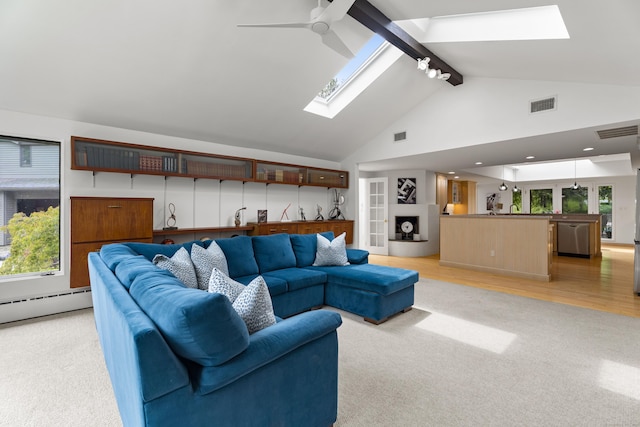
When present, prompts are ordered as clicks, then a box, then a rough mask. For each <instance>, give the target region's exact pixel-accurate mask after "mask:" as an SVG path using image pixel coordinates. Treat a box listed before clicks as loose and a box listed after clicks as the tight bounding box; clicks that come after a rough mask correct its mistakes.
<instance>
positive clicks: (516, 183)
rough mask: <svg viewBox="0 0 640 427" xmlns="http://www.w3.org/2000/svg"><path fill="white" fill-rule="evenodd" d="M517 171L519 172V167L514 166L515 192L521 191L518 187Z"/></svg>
mask: <svg viewBox="0 0 640 427" xmlns="http://www.w3.org/2000/svg"><path fill="white" fill-rule="evenodd" d="M516 172H518V168H513V188H512V190H513V192H514V193H517V192H518V191H520V189H519V188H518V180H517V179H516Z"/></svg>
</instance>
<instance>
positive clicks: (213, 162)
mask: <svg viewBox="0 0 640 427" xmlns="http://www.w3.org/2000/svg"><path fill="white" fill-rule="evenodd" d="M71 169H77V170H89V171H94V172H120V173H130V174H131V175H134V174H142V175H163V176H182V177H189V178H194V179H196V178H208V179H219V180H236V181H243V182H264V183H266V184H289V185H298V186H316V187H327V188H349V172H347V171H341V170H333V169H323V168H315V167H309V166H299V165H291V164H287V163H277V162H266V161H262V160H255V159H247V158H243V157H231V156H222V155H218V154H209V153H197V152H193V151H185V150H175V149H170V148H160V147H152V146H146V145H137V144H128V143H124V142H115V141H104V140H100V139H92V138H82V137H79V136H72V137H71Z"/></svg>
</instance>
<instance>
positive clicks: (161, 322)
mask: <svg viewBox="0 0 640 427" xmlns="http://www.w3.org/2000/svg"><path fill="white" fill-rule="evenodd" d="M130 294H131V296H132V297H133V299H134V300H135V301H136V303H137V304H138V305H139V306H140V308H141V309H142V310H143V311H144V312H145V313H146V314H147V316H149V317H150V318H151V320H153V322H154V323H155V324H156V325H157V327H158V329H159V330H160V332H161V333H162V335H163V336H164V338H165V339H166V340H167V342H168V343H169V345H170V346H171V347H172V348H173V350H174V351H175V352H176V353H177V354H179V355H180V356H182V357H184V358H186V359H189V360H192V361H194V362H196V363H198V364H200V365H202V366H217V365H220V364H222V363H224V362H226V361H228V360H230V359H231V358H233V357H235V356H236V355H238V354H240V353H241V352H242V351H244V350H245V349H246V348H247V346H248V345H249V333H248V332H247V327H246V326H245V323H244V322H243V321H242V318H241V317H240V316H239V315H238V313H236V311H235V310H234V309H233V307H232V306H231V302H230V301H229V299H228V298H227V297H226V296H224V295H222V294H217V293H209V292H202V291H201V290H199V289H189V288H186V287H185V286H184V285H182V284H181V283H180V282H179V281H178V280H177V279H176V278H173V277H166V276H162V275H158V274H152V273H144V274H142V275H139V276H138V277H136V279H135V280H134V281H133V284H132V285H131V289H130Z"/></svg>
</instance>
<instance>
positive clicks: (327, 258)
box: [313, 233, 349, 266]
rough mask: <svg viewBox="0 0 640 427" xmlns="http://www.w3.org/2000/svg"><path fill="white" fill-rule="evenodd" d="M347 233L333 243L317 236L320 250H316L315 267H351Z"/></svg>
mask: <svg viewBox="0 0 640 427" xmlns="http://www.w3.org/2000/svg"><path fill="white" fill-rule="evenodd" d="M346 235H347V233H342V234H341V235H339V236H338V237H336V238H335V239H333V240H332V241H329V239H327V238H326V237H324V236H322V235H320V234H317V235H316V236H317V239H318V249H317V250H316V260H315V261H314V263H313V265H315V266H327V265H349V261H348V259H347V244H346V241H345V238H346Z"/></svg>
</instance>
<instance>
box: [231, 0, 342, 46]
mask: <svg viewBox="0 0 640 427" xmlns="http://www.w3.org/2000/svg"><path fill="white" fill-rule="evenodd" d="M320 3H321V0H318V7H316V8H314V9H313V10H312V11H311V14H310V20H309V21H307V22H290V23H281V24H239V25H238V27H272V28H308V29H310V30H311V31H313V32H314V33H316V34H319V35H320V37H322V42H323V43H324V44H325V45H327V46H328V47H330V48H331V49H333V50H334V51H336V52H338V53H339V54H340V55H342V56H345V57H347V58H352V57H353V56H354V53H353V52H352V51H351V50H350V49H349V48H348V47H347V45H346V44H345V43H344V42H343V41H342V40H341V39H340V37H338V35H337V34H336V32H335V31H334V30H333V29H332V28H331V25H332V24H333V23H334V22H338V21H340V20H341V19H342V18H344V17H345V15H346V14H347V12H348V11H349V9H350V8H351V6H352V5H353V3H355V0H334V1H333V2H332V3H331V4H329V6H327V7H326V8H325V7H322V6H321V5H320Z"/></svg>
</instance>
